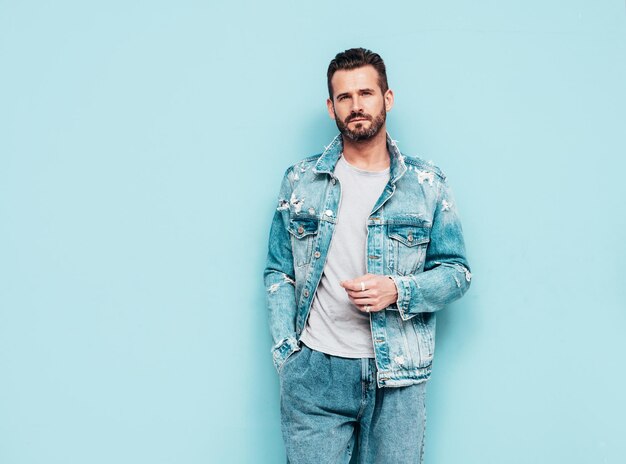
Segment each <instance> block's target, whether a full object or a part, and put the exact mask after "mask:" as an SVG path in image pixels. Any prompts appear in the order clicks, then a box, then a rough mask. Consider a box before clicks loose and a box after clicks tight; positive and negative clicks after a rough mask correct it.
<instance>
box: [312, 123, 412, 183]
mask: <svg viewBox="0 0 626 464" xmlns="http://www.w3.org/2000/svg"><path fill="white" fill-rule="evenodd" d="M386 134H387V150H388V151H389V156H390V161H389V181H390V182H391V183H392V184H393V183H395V182H396V181H397V180H398V179H399V178H400V177H402V175H403V174H404V173H405V172H406V169H407V168H406V164H405V163H404V155H402V153H400V150H399V149H398V146H397V145H396V141H395V140H393V139H392V138H391V136H390V135H389V132H387V133H386ZM342 151H343V139H342V137H341V134H337V135H336V136H335V138H334V139H333V140H332V142H330V145H328V146H327V147H325V150H324V152H323V153H322V155H321V156H320V157H319V159H318V160H317V162H316V163H315V167H314V168H313V172H316V173H327V174H332V173H333V171H334V170H335V165H336V164H337V160H339V157H340V156H341V152H342Z"/></svg>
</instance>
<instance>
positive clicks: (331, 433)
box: [264, 48, 471, 464]
mask: <svg viewBox="0 0 626 464" xmlns="http://www.w3.org/2000/svg"><path fill="white" fill-rule="evenodd" d="M327 79H328V91H329V98H328V100H327V106H328V114H329V115H330V117H331V118H332V119H334V120H335V122H336V124H337V128H338V129H339V132H340V134H338V135H337V136H336V137H335V139H334V140H333V141H332V142H331V143H330V145H329V146H328V147H326V149H325V150H324V152H323V153H321V154H318V155H315V156H311V157H309V158H306V159H304V160H302V161H300V162H298V163H296V164H295V165H293V166H291V167H290V168H289V169H287V171H286V172H285V175H284V178H283V181H282V185H281V188H280V193H279V198H278V206H277V208H276V212H275V214H274V219H273V222H272V226H271V231H270V237H269V252H268V256H267V265H266V268H265V272H264V278H265V285H266V288H267V304H268V308H269V323H270V331H271V334H272V337H273V340H274V346H273V348H272V355H273V360H274V365H275V367H276V369H277V370H278V373H279V378H280V385H281V418H282V419H281V422H282V432H283V438H284V441H285V446H286V450H287V460H288V462H290V463H291V464H303V463H310V464H323V463H347V462H349V461H350V459H351V456H352V454H353V451H355V450H357V452H358V462H359V463H363V464H369V463H390V464H399V463H417V462H421V461H422V455H423V443H424V429H425V422H426V411H425V386H426V381H427V380H428V379H429V377H430V373H431V366H432V360H433V353H434V337H435V312H436V311H438V310H440V309H442V308H443V307H444V306H445V305H446V304H447V303H450V302H451V301H454V300H456V299H458V298H460V297H461V296H462V295H463V294H464V293H465V292H466V290H467V289H468V288H469V285H470V279H471V274H470V268H469V265H468V262H467V259H466V258H465V246H464V243H463V236H462V229H461V224H460V222H459V217H458V215H457V210H456V204H455V201H454V199H453V196H452V192H451V190H450V187H449V186H448V184H447V182H446V178H445V176H444V174H443V173H442V172H441V171H440V170H439V169H438V168H437V167H436V166H434V165H432V164H429V163H426V162H424V161H422V160H421V159H419V158H416V157H409V156H404V155H402V154H401V153H400V151H399V149H398V147H397V145H396V143H395V141H394V140H393V139H391V138H390V136H389V135H388V133H387V130H386V114H387V112H388V111H390V110H391V108H392V106H393V101H394V95H393V92H392V90H391V89H389V87H388V84H387V76H386V70H385V65H384V63H383V60H382V59H381V57H380V56H379V55H378V54H376V53H373V52H371V51H369V50H365V49H363V48H356V49H350V50H346V51H345V52H343V53H339V54H337V56H336V57H335V59H333V60H332V61H331V62H330V65H329V67H328V73H327Z"/></svg>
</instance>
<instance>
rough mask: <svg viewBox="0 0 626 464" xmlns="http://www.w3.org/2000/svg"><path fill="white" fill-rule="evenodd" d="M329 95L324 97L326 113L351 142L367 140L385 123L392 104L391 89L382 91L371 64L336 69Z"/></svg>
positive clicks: (376, 73)
mask: <svg viewBox="0 0 626 464" xmlns="http://www.w3.org/2000/svg"><path fill="white" fill-rule="evenodd" d="M331 84H332V88H333V99H332V100H331V99H330V98H329V99H328V100H327V102H326V105H327V106H328V114H329V115H330V117H331V118H332V119H334V120H335V123H336V124H337V128H338V129H339V132H341V134H342V135H343V136H345V137H347V138H348V139H350V140H353V141H355V142H358V141H363V140H369V139H371V138H372V137H374V136H375V135H376V134H378V133H379V132H380V130H381V128H382V127H384V125H385V120H386V118H387V111H389V110H390V109H391V107H392V106H393V92H392V91H391V90H387V92H385V94H384V95H383V93H382V90H381V88H380V87H379V85H378V72H377V71H376V69H375V68H374V67H373V66H369V65H368V66H363V67H361V68H356V69H351V70H339V71H337V72H335V74H334V75H333V77H332V79H331Z"/></svg>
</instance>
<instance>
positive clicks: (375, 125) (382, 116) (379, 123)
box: [335, 105, 387, 142]
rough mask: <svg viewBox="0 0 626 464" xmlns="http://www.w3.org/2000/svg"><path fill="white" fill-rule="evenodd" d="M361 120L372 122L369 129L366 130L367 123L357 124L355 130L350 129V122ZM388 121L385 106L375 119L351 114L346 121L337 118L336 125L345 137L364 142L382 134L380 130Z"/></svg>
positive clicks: (361, 114) (360, 114)
mask: <svg viewBox="0 0 626 464" xmlns="http://www.w3.org/2000/svg"><path fill="white" fill-rule="evenodd" d="M361 118H363V119H367V120H368V121H370V126H369V128H366V127H365V125H364V124H363V123H365V122H366V121H363V122H357V123H356V125H355V127H354V129H350V128H348V123H350V121H352V120H353V119H361ZM386 119H387V111H385V107H384V105H383V108H382V110H381V112H380V113H378V114H377V115H376V117H374V118H373V117H372V116H370V115H369V114H365V113H351V114H350V116H348V117H347V118H346V120H345V121H342V120H341V119H339V118H336V119H335V123H336V124H337V129H339V132H341V134H342V135H343V136H345V137H347V138H348V139H350V140H352V141H353V142H362V141H364V140H369V139H371V138H372V137H374V136H375V135H376V134H378V133H379V132H380V128H381V127H383V125H384V124H385V120H386Z"/></svg>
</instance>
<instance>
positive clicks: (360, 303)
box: [350, 298, 378, 307]
mask: <svg viewBox="0 0 626 464" xmlns="http://www.w3.org/2000/svg"><path fill="white" fill-rule="evenodd" d="M350 301H351V302H352V304H353V305H355V306H358V307H362V306H365V305H370V306H377V305H378V300H375V299H374V298H360V299H354V298H350Z"/></svg>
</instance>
